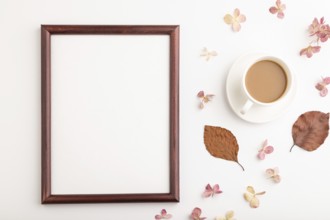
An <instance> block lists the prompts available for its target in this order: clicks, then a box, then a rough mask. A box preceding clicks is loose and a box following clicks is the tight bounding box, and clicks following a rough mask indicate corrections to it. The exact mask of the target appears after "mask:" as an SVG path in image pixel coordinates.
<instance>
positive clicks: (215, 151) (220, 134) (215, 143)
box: [204, 125, 244, 170]
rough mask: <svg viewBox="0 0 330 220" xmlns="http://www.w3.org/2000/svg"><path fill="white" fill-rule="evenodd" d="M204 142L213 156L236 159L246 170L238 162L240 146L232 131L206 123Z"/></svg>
mask: <svg viewBox="0 0 330 220" xmlns="http://www.w3.org/2000/svg"><path fill="white" fill-rule="evenodd" d="M204 144H205V146H206V149H207V150H208V152H209V153H210V154H211V155H212V156H214V157H217V158H221V159H224V160H229V161H234V162H236V163H237V164H238V165H240V166H241V168H242V169H243V170H244V167H243V166H242V165H241V164H240V163H239V162H238V158H237V155H238V150H239V146H238V143H237V140H236V137H235V136H234V135H233V134H232V133H231V131H229V130H227V129H225V128H221V127H215V126H209V125H205V127H204Z"/></svg>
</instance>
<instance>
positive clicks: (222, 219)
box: [215, 211, 236, 220]
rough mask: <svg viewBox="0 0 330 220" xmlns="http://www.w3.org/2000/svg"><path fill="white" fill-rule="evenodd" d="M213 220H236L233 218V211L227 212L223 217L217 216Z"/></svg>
mask: <svg viewBox="0 0 330 220" xmlns="http://www.w3.org/2000/svg"><path fill="white" fill-rule="evenodd" d="M215 220H236V219H235V218H234V211H228V212H227V213H226V216H225V217H222V216H219V217H216V218H215Z"/></svg>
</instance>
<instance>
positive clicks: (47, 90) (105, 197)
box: [41, 25, 179, 204]
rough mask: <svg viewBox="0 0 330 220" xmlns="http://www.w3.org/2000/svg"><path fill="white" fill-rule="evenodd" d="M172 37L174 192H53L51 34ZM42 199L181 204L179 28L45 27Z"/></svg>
mask: <svg viewBox="0 0 330 220" xmlns="http://www.w3.org/2000/svg"><path fill="white" fill-rule="evenodd" d="M54 34H61V35H67V34H94V35H96V34H103V35H104V34H109V35H169V37H170V45H169V46H170V76H169V77H170V103H169V106H170V118H169V120H170V137H169V139H170V146H169V151H170V192H169V193H152V194H70V195H67V194H66V195H54V194H52V191H51V121H52V120H51V55H50V54H51V53H50V52H51V35H54ZM41 128H42V139H41V145H42V146H41V147H42V152H41V154H42V155H41V159H42V161H41V163H42V164H41V168H42V171H41V179H42V180H41V181H42V184H41V187H42V192H41V197H42V204H48V203H111V202H179V26H177V25H172V26H165V25H162V26H145V25H144V26H129V25H121V26H117V25H41Z"/></svg>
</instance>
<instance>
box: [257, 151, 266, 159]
mask: <svg viewBox="0 0 330 220" xmlns="http://www.w3.org/2000/svg"><path fill="white" fill-rule="evenodd" d="M258 158H259V159H260V160H263V159H265V153H264V152H259V153H258Z"/></svg>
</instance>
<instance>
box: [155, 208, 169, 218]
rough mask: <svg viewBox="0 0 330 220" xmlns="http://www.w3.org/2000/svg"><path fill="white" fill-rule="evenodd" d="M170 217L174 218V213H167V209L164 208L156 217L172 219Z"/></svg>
mask: <svg viewBox="0 0 330 220" xmlns="http://www.w3.org/2000/svg"><path fill="white" fill-rule="evenodd" d="M170 218H172V215H171V214H167V212H166V209H162V210H161V211H160V215H156V216H155V219H156V220H159V219H170Z"/></svg>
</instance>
